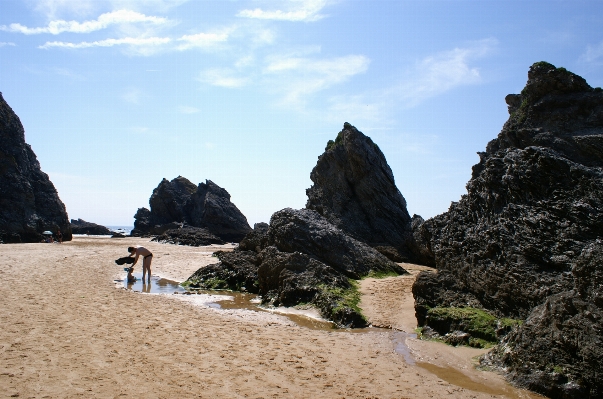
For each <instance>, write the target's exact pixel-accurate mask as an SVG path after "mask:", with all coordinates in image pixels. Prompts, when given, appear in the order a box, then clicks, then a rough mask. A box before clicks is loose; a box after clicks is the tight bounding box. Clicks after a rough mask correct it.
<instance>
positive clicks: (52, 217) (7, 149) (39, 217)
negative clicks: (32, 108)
mask: <svg viewBox="0 0 603 399" xmlns="http://www.w3.org/2000/svg"><path fill="white" fill-rule="evenodd" d="M45 230H50V231H52V232H53V233H56V232H57V231H58V230H60V231H61V233H62V235H63V241H70V240H71V227H70V225H69V218H68V217H67V211H66V210H65V205H64V204H63V202H62V201H61V199H60V198H59V195H58V194H57V191H56V189H55V187H54V185H53V184H52V182H51V181H50V179H49V178H48V175H47V174H46V173H44V172H42V170H41V169H40V164H39V162H38V159H37V158H36V155H35V154H34V152H33V151H32V149H31V147H30V146H29V144H27V143H25V131H24V129H23V125H22V124H21V121H20V120H19V117H18V116H17V115H16V114H15V113H14V111H13V110H12V108H11V107H10V106H9V105H8V104H7V103H6V101H5V100H4V98H3V97H2V93H0V243H18V242H40V241H41V240H42V239H43V237H42V234H41V233H42V232H43V231H45Z"/></svg>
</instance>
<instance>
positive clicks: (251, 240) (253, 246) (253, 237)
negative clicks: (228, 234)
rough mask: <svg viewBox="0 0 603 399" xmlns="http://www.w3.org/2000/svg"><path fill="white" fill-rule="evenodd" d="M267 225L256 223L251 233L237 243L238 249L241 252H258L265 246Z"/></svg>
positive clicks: (268, 226)
mask: <svg viewBox="0 0 603 399" xmlns="http://www.w3.org/2000/svg"><path fill="white" fill-rule="evenodd" d="M269 228H270V225H269V224H268V223H256V224H255V225H253V231H251V232H250V233H248V234H247V235H246V236H245V238H243V239H242V240H241V242H240V243H239V249H241V250H243V251H255V252H260V251H261V250H262V248H264V247H265V246H266V242H267V240H268V229H269Z"/></svg>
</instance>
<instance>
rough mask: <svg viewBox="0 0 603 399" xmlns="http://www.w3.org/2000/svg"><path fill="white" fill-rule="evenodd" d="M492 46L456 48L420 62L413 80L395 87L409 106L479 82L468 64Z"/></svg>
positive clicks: (482, 44)
mask: <svg viewBox="0 0 603 399" xmlns="http://www.w3.org/2000/svg"><path fill="white" fill-rule="evenodd" d="M493 44H494V43H493V42H492V41H491V40H485V41H482V42H479V43H478V44H477V45H476V46H473V47H467V48H455V49H453V50H450V51H446V52H443V53H440V54H436V55H434V56H431V57H427V58H425V59H423V60H421V61H420V62H419V63H418V64H417V66H416V69H415V72H414V73H413V74H412V75H413V76H412V78H411V79H409V80H408V81H406V82H403V83H402V84H401V86H400V87H399V88H398V92H399V94H400V95H402V97H404V99H405V102H406V103H407V104H408V105H414V104H418V103H420V102H422V101H424V100H426V99H428V98H430V97H434V96H437V95H439V94H442V93H444V92H447V91H449V90H451V89H453V88H455V87H457V86H462V85H468V84H475V83H479V82H480V81H481V76H480V72H479V69H478V68H476V67H472V66H470V65H469V62H470V61H472V60H474V59H476V58H480V57H482V56H484V55H485V54H486V53H487V52H489V51H490V49H491V47H492V45H493Z"/></svg>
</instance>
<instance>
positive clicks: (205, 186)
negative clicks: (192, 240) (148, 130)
mask: <svg viewBox="0 0 603 399" xmlns="http://www.w3.org/2000/svg"><path fill="white" fill-rule="evenodd" d="M149 204H150V206H151V209H150V210H148V209H146V208H139V209H138V211H137V212H136V215H134V218H135V222H134V230H132V235H159V234H164V233H165V232H166V231H167V230H174V229H176V228H178V227H181V226H182V225H187V226H190V227H197V228H202V229H206V230H207V232H208V233H209V234H211V235H213V236H216V237H218V238H219V239H221V240H224V241H236V242H238V241H240V240H241V239H242V238H243V237H245V234H247V233H249V232H250V231H251V227H249V224H248V223H247V219H246V218H245V216H244V215H243V214H242V213H241V211H239V209H238V208H237V207H236V206H235V205H234V204H233V203H232V202H230V194H228V192H227V191H226V190H224V189H223V188H221V187H219V186H218V185H217V184H215V183H214V182H212V181H211V180H206V182H205V183H200V184H199V185H198V186H195V185H194V184H193V183H191V182H190V181H189V180H188V179H186V178H184V177H182V176H178V177H177V178H175V179H173V180H172V181H168V180H167V179H163V180H162V181H161V183H159V185H158V186H157V188H155V189H154V190H153V194H152V195H151V198H150V200H149ZM177 224H180V225H179V226H178V225H177ZM177 233H178V232H177V231H173V232H172V233H171V237H172V238H176V235H177ZM188 233H190V231H189V232H188ZM188 233H187V234H188ZM180 241H181V242H183V241H185V239H184V238H183V239H182V240H180Z"/></svg>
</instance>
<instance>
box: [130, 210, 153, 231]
mask: <svg viewBox="0 0 603 399" xmlns="http://www.w3.org/2000/svg"><path fill="white" fill-rule="evenodd" d="M150 234H151V211H149V210H148V209H147V208H144V207H143V208H138V210H137V211H136V214H135V215H134V228H133V229H132V231H131V232H130V235H131V236H135V237H144V236H148V235H150Z"/></svg>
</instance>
